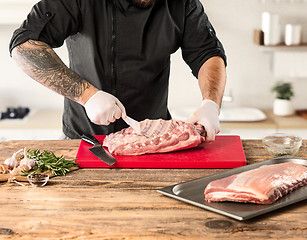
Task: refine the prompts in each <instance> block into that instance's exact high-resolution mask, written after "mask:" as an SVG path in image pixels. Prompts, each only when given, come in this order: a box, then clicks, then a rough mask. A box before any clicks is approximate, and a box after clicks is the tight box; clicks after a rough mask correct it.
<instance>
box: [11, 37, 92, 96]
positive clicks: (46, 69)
mask: <svg viewBox="0 0 307 240" xmlns="http://www.w3.org/2000/svg"><path fill="white" fill-rule="evenodd" d="M13 58H14V59H15V60H16V61H17V63H18V64H19V65H20V66H21V68H22V69H23V70H24V71H25V72H26V73H27V74H28V75H29V76H30V77H32V78H33V79H35V80H36V81H37V82H39V83H41V84H43V85H44V86H46V87H48V88H49V89H51V90H53V91H55V92H57V93H59V94H61V95H63V96H64V97H67V98H70V99H72V100H74V101H77V102H79V98H80V97H81V96H82V95H83V94H84V92H85V90H87V89H88V88H90V87H92V85H91V84H90V83H89V82H88V81H86V80H84V79H82V78H81V77H80V76H79V75H78V74H76V73H75V72H73V71H72V70H71V69H69V68H68V67H67V66H66V65H65V64H64V63H63V62H62V61H61V59H60V58H59V57H58V55H57V54H56V53H55V52H54V51H53V49H52V48H51V47H50V46H49V45H47V44H45V43H43V42H39V41H33V40H29V41H27V42H25V43H23V44H21V45H19V46H17V47H15V48H14V49H13Z"/></svg>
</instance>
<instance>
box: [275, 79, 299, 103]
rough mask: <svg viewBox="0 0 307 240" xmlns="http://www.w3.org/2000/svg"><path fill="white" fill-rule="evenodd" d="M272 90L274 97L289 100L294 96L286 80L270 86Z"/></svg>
mask: <svg viewBox="0 0 307 240" xmlns="http://www.w3.org/2000/svg"><path fill="white" fill-rule="evenodd" d="M272 92H276V98H278V99H286V100H290V99H291V97H292V96H294V93H293V90H292V85H291V83H288V82H282V81H281V82H277V83H276V84H275V85H274V86H273V87H272Z"/></svg>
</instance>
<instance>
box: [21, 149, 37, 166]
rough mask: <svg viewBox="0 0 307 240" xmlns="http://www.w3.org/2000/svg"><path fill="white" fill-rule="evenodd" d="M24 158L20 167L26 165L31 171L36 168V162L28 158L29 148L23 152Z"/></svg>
mask: <svg viewBox="0 0 307 240" xmlns="http://www.w3.org/2000/svg"><path fill="white" fill-rule="evenodd" d="M23 155H24V158H23V159H22V160H21V161H20V167H21V166H23V165H26V166H28V167H29V170H30V169H31V168H33V167H34V166H35V161H34V160H33V159H31V158H28V155H27V148H24V152H23Z"/></svg>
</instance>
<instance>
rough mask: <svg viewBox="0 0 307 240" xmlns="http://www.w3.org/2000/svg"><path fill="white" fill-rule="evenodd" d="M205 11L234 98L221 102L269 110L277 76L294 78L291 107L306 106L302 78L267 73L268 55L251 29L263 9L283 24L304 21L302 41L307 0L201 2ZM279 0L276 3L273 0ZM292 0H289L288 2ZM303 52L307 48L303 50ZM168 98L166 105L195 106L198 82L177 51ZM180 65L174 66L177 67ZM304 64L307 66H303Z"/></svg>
mask: <svg viewBox="0 0 307 240" xmlns="http://www.w3.org/2000/svg"><path fill="white" fill-rule="evenodd" d="M201 2H202V3H203V5H204V7H205V11H206V13H207V14H208V16H209V19H210V21H211V23H212V24H213V26H214V28H215V30H216V32H217V35H218V37H219V38H220V40H221V41H222V43H223V45H224V48H225V50H226V54H227V57H228V67H227V76H228V77H227V84H226V91H225V93H226V95H227V94H229V92H231V94H232V96H233V102H231V103H225V106H226V105H227V106H248V107H249V106H250V107H258V108H262V109H270V108H272V101H273V99H274V96H273V94H272V93H271V90H270V89H271V87H272V85H273V84H274V83H275V82H276V81H278V80H285V81H291V82H293V88H294V91H295V98H294V99H293V101H294V105H295V107H296V108H301V109H302V108H307V95H306V90H307V79H275V78H274V76H273V73H272V71H271V55H270V54H269V53H264V52H262V51H260V49H259V47H258V46H256V45H255V44H254V43H253V30H254V29H260V28H261V15H262V12H264V11H269V12H272V13H278V14H280V20H281V24H282V26H283V25H285V24H286V23H300V24H302V25H303V32H304V35H303V40H304V41H305V42H307V14H306V12H307V1H305V0H201ZM276 2H280V4H276ZM291 2H293V4H291ZM305 51H306V53H307V47H306V48H305ZM172 62H173V68H172V75H171V87H170V99H169V103H170V106H171V109H178V108H181V107H182V106H189V107H191V106H192V107H197V106H198V105H199V101H200V100H199V99H200V93H199V90H198V86H197V80H195V78H193V77H192V76H191V73H190V69H189V68H188V67H186V66H185V64H184V63H182V60H181V53H180V51H178V52H177V53H176V54H175V55H174V56H173V58H172ZM178 66H179V67H178ZM306 67H307V66H306Z"/></svg>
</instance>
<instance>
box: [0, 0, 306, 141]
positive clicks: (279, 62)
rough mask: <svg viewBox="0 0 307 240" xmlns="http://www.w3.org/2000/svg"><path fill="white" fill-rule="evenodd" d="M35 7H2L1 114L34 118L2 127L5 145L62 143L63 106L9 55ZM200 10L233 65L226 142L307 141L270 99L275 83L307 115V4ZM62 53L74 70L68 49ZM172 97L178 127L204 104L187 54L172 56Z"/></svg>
mask: <svg viewBox="0 0 307 240" xmlns="http://www.w3.org/2000/svg"><path fill="white" fill-rule="evenodd" d="M36 2H37V1H35V0H0V62H1V65H0V69H1V77H0V110H1V112H5V111H7V110H8V107H10V108H13V109H14V108H28V109H29V110H30V112H29V114H28V115H27V116H26V117H25V118H24V119H1V120H0V140H9V139H58V138H59V137H60V136H61V113H62V108H63V98H62V97H61V96H59V95H57V94H56V93H53V92H52V91H50V90H48V89H46V88H44V87H43V86H41V85H39V84H38V83H36V82H35V81H34V80H32V79H30V78H29V77H27V76H26V75H25V74H24V73H23V72H22V71H21V70H20V69H19V68H18V67H17V65H16V64H15V62H14V61H13V60H12V59H11V58H10V56H9V52H8V45H9V41H10V38H11V36H12V33H13V31H14V30H15V29H16V28H17V27H18V26H19V25H20V24H21V22H22V21H23V20H24V19H25V17H26V15H27V13H28V12H29V11H30V9H31V7H32V6H33V4H35V3H36ZM201 2H202V3H203V5H204V8H205V11H206V13H207V14H208V16H209V19H210V21H211V23H212V25H213V26H214V28H215V30H216V33H217V35H218V37H219V39H220V40H221V41H222V43H223V45H224V48H225V50H226V54H227V57H228V67H227V76H228V77H227V79H228V81H227V85H226V90H225V98H224V99H225V101H224V102H223V106H222V112H223V110H227V109H228V110H229V109H230V110H231V109H232V110H233V113H234V114H235V113H236V114H237V115H236V116H234V115H233V116H231V117H230V118H232V119H227V116H226V118H225V119H224V121H222V123H221V125H222V132H221V134H237V135H240V136H241V138H250V139H252V138H262V137H263V136H264V135H267V134H270V133H274V132H289V133H294V134H297V135H300V136H301V137H303V138H307V119H305V118H304V117H302V116H299V115H297V114H294V115H291V116H276V115H274V114H273V112H272V108H273V102H274V99H275V94H273V93H272V92H271V88H272V86H273V85H274V84H275V83H276V82H278V81H286V82H291V84H292V86H293V91H294V94H295V96H294V97H293V98H292V103H293V106H294V108H295V109H296V110H304V109H307V94H306V90H307V14H306V12H307V0H201ZM264 12H267V13H269V14H271V16H273V15H274V16H277V17H278V23H279V27H280V31H279V34H280V43H278V44H277V45H276V46H275V45H274V46H262V45H259V43H257V40H259V39H258V38H257V39H256V40H255V37H257V36H258V35H256V36H255V32H256V31H255V30H261V29H262V27H263V26H262V24H263V13H264ZM286 24H292V25H300V26H301V32H302V38H301V43H300V44H299V45H297V46H286V45H284V38H285V31H284V29H285V26H286ZM271 27H272V26H271ZM258 33H259V32H258ZM260 40H261V39H260ZM260 40H259V41H260ZM55 50H56V52H57V53H58V54H59V55H60V57H61V58H62V60H63V61H64V62H65V63H68V58H67V53H66V48H65V46H63V47H61V48H59V49H55ZM169 93H170V95H169V108H170V110H171V113H172V115H173V117H174V118H176V119H185V118H186V117H188V115H189V114H190V113H191V112H192V110H194V109H195V108H197V107H198V106H199V104H200V102H201V96H200V92H199V89H198V84H197V80H196V79H195V78H194V77H193V76H192V74H191V71H190V69H189V68H188V66H187V65H185V63H184V62H183V60H182V58H181V52H180V50H179V51H177V52H176V53H175V54H174V55H173V56H172V69H171V77H170V89H169ZM258 110H261V111H259V112H257V111H258ZM244 111H246V112H244ZM244 114H247V115H244ZM261 114H264V115H261ZM245 117H246V118H245Z"/></svg>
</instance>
